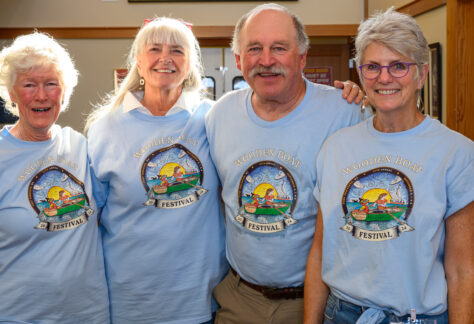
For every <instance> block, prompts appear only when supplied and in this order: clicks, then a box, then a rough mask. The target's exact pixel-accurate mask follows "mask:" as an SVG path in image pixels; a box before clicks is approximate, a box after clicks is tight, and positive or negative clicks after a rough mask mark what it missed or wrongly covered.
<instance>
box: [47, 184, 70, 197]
mask: <svg viewBox="0 0 474 324" xmlns="http://www.w3.org/2000/svg"><path fill="white" fill-rule="evenodd" d="M60 191H64V194H65V195H68V196H71V193H70V192H69V191H67V190H66V189H64V188H61V187H58V186H54V187H51V189H49V191H48V198H52V199H54V200H59V192H60Z"/></svg>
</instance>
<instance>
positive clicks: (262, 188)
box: [253, 183, 278, 199]
mask: <svg viewBox="0 0 474 324" xmlns="http://www.w3.org/2000/svg"><path fill="white" fill-rule="evenodd" d="M269 188H271V189H273V198H274V199H276V198H277V195H278V193H277V191H276V189H275V187H274V186H272V185H271V184H269V183H261V184H259V185H258V186H257V188H255V190H254V191H253V193H254V194H256V195H258V196H259V197H260V198H263V197H265V194H266V193H267V190H268V189H269Z"/></svg>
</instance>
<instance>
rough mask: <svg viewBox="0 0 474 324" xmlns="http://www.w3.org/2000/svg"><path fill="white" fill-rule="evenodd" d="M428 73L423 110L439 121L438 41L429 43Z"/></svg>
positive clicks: (440, 113)
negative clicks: (426, 96)
mask: <svg viewBox="0 0 474 324" xmlns="http://www.w3.org/2000/svg"><path fill="white" fill-rule="evenodd" d="M429 47H430V56H429V67H430V70H429V73H428V83H427V85H428V93H427V95H428V98H426V99H427V100H426V105H425V106H426V108H425V112H426V113H427V114H428V115H430V116H431V117H433V118H437V119H439V120H440V121H441V119H442V111H441V105H442V101H441V94H442V92H441V90H442V89H441V46H440V43H433V44H429Z"/></svg>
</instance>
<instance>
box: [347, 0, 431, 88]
mask: <svg viewBox="0 0 474 324" xmlns="http://www.w3.org/2000/svg"><path fill="white" fill-rule="evenodd" d="M373 42H377V43H380V44H383V45H384V46H386V47H388V48H389V49H391V50H392V51H395V52H398V53H400V54H402V55H403V56H406V57H409V58H411V59H412V60H413V61H415V63H416V64H417V67H418V66H420V65H423V64H428V60H429V48H428V42H427V41H426V38H425V36H424V35H423V31H422V30H421V27H420V26H419V25H418V24H417V23H416V21H415V19H414V18H413V17H411V16H409V15H406V14H403V13H399V12H396V11H394V9H393V7H392V8H389V9H388V10H387V11H385V12H378V13H376V14H375V15H373V16H372V17H370V18H369V19H367V20H366V21H364V22H362V23H361V24H360V25H359V30H358V33H357V37H356V39H355V54H356V55H355V58H354V59H355V61H356V63H357V66H360V65H361V64H362V62H363V60H364V52H365V50H366V49H367V46H369V45H370V44H371V43H373ZM357 71H358V72H359V77H361V80H363V78H362V76H361V75H360V70H359V69H357ZM418 71H419V73H418V74H417V76H416V77H417V78H419V77H420V75H421V73H422V70H421V69H418Z"/></svg>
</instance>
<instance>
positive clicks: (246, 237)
mask: <svg viewBox="0 0 474 324" xmlns="http://www.w3.org/2000/svg"><path fill="white" fill-rule="evenodd" d="M305 82H306V94H305V96H304V98H303V100H302V101H301V103H300V104H299V105H298V107H296V108H295V109H294V110H293V111H291V112H290V113H289V114H288V115H286V116H284V117H283V118H281V119H279V120H276V121H273V122H269V121H265V120H262V119H261V118H259V117H258V116H257V115H256V114H255V112H254V110H253V107H252V104H251V95H252V90H251V89H244V90H239V91H235V92H231V93H230V94H228V95H226V96H225V97H223V98H222V99H220V100H219V101H218V102H217V103H216V105H215V106H214V108H213V109H212V110H211V111H210V113H209V114H208V116H207V118H206V129H207V134H208V139H209V143H210V145H211V156H212V158H213V160H214V163H215V164H216V168H217V171H218V173H219V177H220V179H221V182H222V186H223V191H222V196H223V200H224V203H225V209H226V217H227V222H226V233H227V241H226V242H227V251H226V252H227V258H228V260H229V263H230V265H231V266H232V267H233V268H234V269H235V270H236V271H237V272H238V273H239V274H240V275H241V277H242V278H244V279H245V280H247V281H250V282H252V283H255V284H259V285H265V286H271V287H288V286H299V285H302V284H303V281H304V274H305V266H306V258H307V255H308V252H309V248H310V245H311V242H312V238H313V233H314V225H315V220H316V213H317V210H318V205H317V203H316V201H315V199H314V197H313V195H312V192H313V188H314V185H315V182H316V172H315V169H314V165H315V162H316V155H317V153H318V152H319V148H320V146H321V145H322V143H323V142H324V140H325V139H326V137H328V136H329V135H330V134H332V133H333V132H335V131H336V130H338V129H340V128H342V127H347V126H350V125H354V124H356V123H358V122H360V120H361V113H360V108H359V107H358V106H356V105H350V104H348V103H347V102H345V100H344V99H342V96H341V92H340V91H339V90H336V89H334V88H331V87H327V86H322V85H316V84H314V83H311V82H308V81H305Z"/></svg>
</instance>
